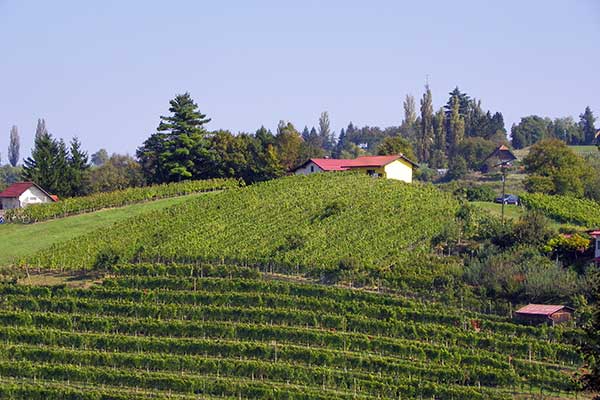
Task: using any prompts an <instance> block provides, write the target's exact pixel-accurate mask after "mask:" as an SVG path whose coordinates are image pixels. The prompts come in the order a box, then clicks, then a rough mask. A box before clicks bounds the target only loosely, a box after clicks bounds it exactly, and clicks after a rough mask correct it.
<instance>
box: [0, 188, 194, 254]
mask: <svg viewBox="0 0 600 400" xmlns="http://www.w3.org/2000/svg"><path fill="white" fill-rule="evenodd" d="M191 196H198V195H197V194H194V195H190V196H182V197H175V198H170V199H162V200H156V201H152V202H148V203H141V204H133V205H130V206H126V207H121V208H111V209H107V210H102V211H97V212H94V213H88V214H81V215H75V216H72V217H67V218H61V219H55V220H51V221H46V222H39V223H37V224H30V225H21V224H3V225H0V266H7V265H9V264H11V263H12V262H13V261H15V260H18V259H19V258H21V257H24V256H27V255H31V254H33V253H35V252H36V251H38V250H41V249H43V248H46V247H48V246H50V245H52V244H54V243H56V242H61V241H64V240H68V239H72V238H74V237H76V236H79V235H81V234H84V233H87V232H89V231H91V230H94V229H96V228H98V227H102V226H107V225H110V224H112V223H113V222H116V221H119V220H122V219H124V218H128V217H132V216H135V215H138V214H141V213H144V212H147V211H152V210H160V209H163V208H165V207H168V206H171V205H173V204H178V203H182V202H184V201H186V200H187V199H189V197H191Z"/></svg>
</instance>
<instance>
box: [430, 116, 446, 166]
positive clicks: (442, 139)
mask: <svg viewBox="0 0 600 400" xmlns="http://www.w3.org/2000/svg"><path fill="white" fill-rule="evenodd" d="M433 128H434V129H433V132H434V136H433V151H432V154H431V159H430V163H429V164H430V166H431V167H433V168H446V167H447V166H448V158H447V156H446V151H447V149H446V113H445V112H444V109H443V108H441V109H439V110H438V112H437V113H435V116H434V117H433Z"/></svg>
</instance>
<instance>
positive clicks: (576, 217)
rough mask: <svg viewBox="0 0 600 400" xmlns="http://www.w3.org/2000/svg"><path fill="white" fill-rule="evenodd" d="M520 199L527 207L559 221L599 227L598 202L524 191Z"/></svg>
mask: <svg viewBox="0 0 600 400" xmlns="http://www.w3.org/2000/svg"><path fill="white" fill-rule="evenodd" d="M521 201H522V202H523V204H524V205H525V206H526V207H527V208H529V209H533V210H539V211H542V212H543V213H544V214H546V215H547V216H549V217H551V218H553V219H555V220H557V221H559V222H565V223H572V224H578V225H583V226H586V227H588V228H596V227H600V204H599V203H597V202H595V201H593V200H588V199H577V198H574V197H572V196H558V195H554V196H552V195H548V194H542V193H526V194H523V195H522V196H521Z"/></svg>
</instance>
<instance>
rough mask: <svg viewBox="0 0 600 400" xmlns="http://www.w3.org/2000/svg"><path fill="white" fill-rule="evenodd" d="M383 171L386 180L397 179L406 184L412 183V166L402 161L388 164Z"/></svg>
mask: <svg viewBox="0 0 600 400" xmlns="http://www.w3.org/2000/svg"><path fill="white" fill-rule="evenodd" d="M384 170H385V175H386V178H387V179H397V180H399V181H404V182H407V183H411V182H412V173H413V168H412V165H410V163H408V162H406V161H404V160H402V159H399V160H396V161H393V162H391V163H389V164H388V165H386V166H385V167H384Z"/></svg>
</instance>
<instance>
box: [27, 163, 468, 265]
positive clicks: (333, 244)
mask: <svg viewBox="0 0 600 400" xmlns="http://www.w3.org/2000/svg"><path fill="white" fill-rule="evenodd" d="M457 208H458V202H457V201H456V200H455V199H454V198H453V197H452V196H451V195H449V194H447V193H444V192H442V191H439V190H437V189H436V188H435V187H434V186H432V185H422V184H419V183H413V184H406V183H403V182H395V181H390V180H383V179H372V178H370V177H367V176H362V175H357V174H314V175H312V176H292V177H287V178H283V179H278V180H274V181H269V182H265V183H261V184H257V185H253V186H250V187H247V188H241V189H234V190H229V191H226V192H221V193H216V194H213V195H211V196H204V197H202V196H201V197H197V198H194V199H193V200H190V201H187V202H184V203H182V204H179V205H177V206H174V207H171V208H168V209H166V210H164V211H162V212H161V213H151V214H146V215H143V216H137V217H135V218H131V219H128V220H124V221H121V222H119V223H117V224H115V225H113V226H111V227H109V228H104V229H99V230H97V231H95V232H92V233H90V234H88V235H84V236H81V237H77V238H76V239H73V240H70V241H68V242H66V243H60V244H57V245H55V246H52V247H51V248H49V249H47V250H45V251H42V252H40V253H38V254H37V255H36V256H34V257H31V258H29V259H28V260H27V261H28V263H29V264H30V265H36V266H41V267H53V268H71V269H81V268H92V267H93V266H94V265H96V266H102V265H106V264H110V263H111V262H114V261H116V260H117V259H118V260H120V261H136V260H146V261H167V260H168V261H179V262H187V263H189V262H199V261H213V262H214V261H218V262H229V263H238V264H252V265H260V266H263V267H268V268H270V270H272V271H278V272H283V273H312V274H315V275H319V274H328V273H333V272H335V273H341V274H343V273H345V272H348V273H351V272H356V271H357V270H360V271H365V274H368V273H369V272H370V271H377V272H378V274H380V273H382V272H383V273H385V272H386V271H393V270H394V269H399V268H403V267H412V266H414V264H415V263H416V261H414V260H417V259H419V255H420V254H428V253H430V247H431V239H432V238H433V237H434V236H435V235H437V234H439V233H440V232H441V231H442V230H443V228H444V226H445V225H446V224H449V223H452V222H453V220H454V216H455V213H456V210H457ZM410 263H413V265H409V264H410ZM355 275H356V274H355Z"/></svg>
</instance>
